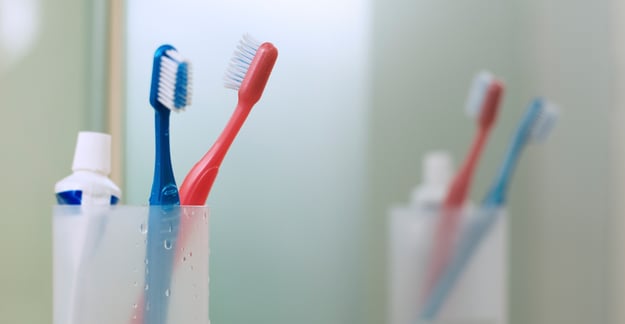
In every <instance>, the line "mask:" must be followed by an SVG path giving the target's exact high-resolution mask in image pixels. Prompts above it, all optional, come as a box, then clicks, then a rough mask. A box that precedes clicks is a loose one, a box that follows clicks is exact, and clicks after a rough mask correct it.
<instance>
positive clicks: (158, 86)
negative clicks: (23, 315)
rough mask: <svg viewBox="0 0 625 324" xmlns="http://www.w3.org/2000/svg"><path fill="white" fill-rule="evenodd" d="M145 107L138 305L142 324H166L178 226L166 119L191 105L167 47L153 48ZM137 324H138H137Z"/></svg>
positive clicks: (186, 80)
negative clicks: (144, 220)
mask: <svg viewBox="0 0 625 324" xmlns="http://www.w3.org/2000/svg"><path fill="white" fill-rule="evenodd" d="M150 104H151V105H152V107H154V113H155V120H154V121H155V123H154V126H155V141H156V150H155V151H156V156H155V162H154V179H153V182H152V190H151V193H150V199H149V203H150V205H151V206H158V207H150V213H149V218H148V232H147V248H146V249H147V250H146V273H145V285H146V286H145V287H146V295H145V298H144V302H143V303H139V305H143V307H144V308H143V309H142V311H143V312H139V314H138V315H139V316H136V315H135V317H136V318H141V317H143V323H145V324H148V323H149V324H164V323H166V322H167V309H168V298H169V295H170V293H171V292H170V290H169V285H170V281H171V273H172V266H173V258H174V255H175V253H174V251H175V249H174V247H175V242H176V236H177V232H178V224H179V222H180V212H179V207H178V206H179V205H180V197H179V195H178V187H177V186H176V180H175V178H174V172H173V169H172V165H171V154H170V149H169V115H170V113H171V111H172V110H173V111H176V112H178V111H181V110H183V109H184V108H185V107H186V106H188V105H190V104H191V70H190V63H189V62H188V61H187V60H185V59H184V58H183V57H182V56H181V55H180V54H179V53H178V52H177V51H176V49H175V48H174V47H173V46H171V45H163V46H161V47H159V48H158V49H157V50H156V52H155V54H154V63H153V68H152V85H151V90H150ZM139 323H140V322H139Z"/></svg>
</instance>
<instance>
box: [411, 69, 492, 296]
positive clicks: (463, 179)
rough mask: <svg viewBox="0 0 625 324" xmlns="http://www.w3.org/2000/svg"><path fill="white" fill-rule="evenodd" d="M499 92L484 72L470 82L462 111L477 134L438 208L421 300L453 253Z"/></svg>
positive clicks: (488, 75) (490, 127)
mask: <svg viewBox="0 0 625 324" xmlns="http://www.w3.org/2000/svg"><path fill="white" fill-rule="evenodd" d="M503 89H504V86H503V83H502V82H501V81H499V80H497V79H496V78H495V77H494V76H493V75H491V74H490V73H487V72H481V73H479V74H478V75H477V76H476V77H475V79H474V81H473V85H472V88H471V90H470V92H469V98H468V100H467V107H466V109H467V112H468V113H469V115H471V116H473V117H476V118H477V122H478V129H477V134H476V136H475V138H474V141H473V144H472V146H471V148H470V150H469V154H468V155H467V157H466V159H465V161H464V164H463V165H462V167H461V168H460V170H459V171H458V173H457V174H456V176H455V177H454V179H453V180H452V182H451V184H450V186H449V191H448V192H447V196H446V197H445V200H444V201H443V205H442V206H441V213H440V216H439V219H438V221H437V226H436V229H435V231H436V232H435V233H434V241H433V245H432V246H433V248H432V251H431V256H430V259H429V263H428V264H427V269H426V272H425V274H426V277H425V281H424V290H423V291H422V299H421V300H424V299H425V298H426V297H427V295H429V293H430V291H431V289H432V286H433V285H434V283H435V282H436V281H437V280H438V277H439V276H440V274H441V272H442V271H443V269H444V268H445V265H446V263H447V260H448V259H449V257H450V254H451V253H452V251H453V246H454V242H455V240H456V237H457V232H458V227H459V224H460V218H461V213H460V210H461V209H462V207H463V205H464V203H465V200H466V198H467V196H468V193H469V190H470V187H471V182H472V178H473V174H474V173H475V169H476V167H477V163H478V160H479V158H480V155H481V154H482V151H483V149H484V146H485V145H486V140H487V139H488V135H489V134H490V131H491V129H492V127H493V125H494V123H495V120H496V117H497V112H498V110H499V104H500V101H501V97H502V96H503Z"/></svg>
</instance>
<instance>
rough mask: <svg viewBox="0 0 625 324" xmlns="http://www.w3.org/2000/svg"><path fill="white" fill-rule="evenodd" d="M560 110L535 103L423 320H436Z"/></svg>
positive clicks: (526, 116) (525, 117)
mask: <svg viewBox="0 0 625 324" xmlns="http://www.w3.org/2000/svg"><path fill="white" fill-rule="evenodd" d="M557 115H558V113H557V109H556V108H555V107H554V106H553V105H551V104H549V103H547V102H545V101H544V100H542V99H535V100H534V101H533V102H532V103H531V105H530V106H529V107H528V109H527V112H526V113H525V116H524V117H523V119H522V120H521V122H520V125H519V128H518V130H517V131H516V134H515V135H514V137H513V138H512V142H511V143H510V147H509V149H508V152H507V154H506V156H505V159H504V162H503V165H502V166H501V169H500V171H499V175H498V177H497V178H496V180H495V182H494V183H493V185H492V187H491V189H490V191H489V192H488V194H487V195H486V197H485V198H484V200H483V201H482V205H481V206H480V209H479V211H478V214H477V216H476V217H475V218H474V219H472V220H471V222H470V223H468V225H467V226H468V227H467V228H466V229H465V230H464V231H463V233H462V235H461V236H460V240H459V241H458V245H457V251H456V252H455V253H454V256H453V258H452V259H451V260H450V262H449V266H448V267H446V269H445V270H444V272H443V274H442V275H441V277H440V280H438V282H437V283H436V285H435V286H434V288H433V290H432V292H431V294H430V295H429V297H428V299H427V300H426V302H425V303H424V305H423V308H422V312H421V318H422V319H425V320H434V319H435V318H436V316H437V314H438V312H439V310H440V308H441V307H442V306H443V304H444V302H445V300H446V299H447V296H448V295H449V293H450V292H451V290H452V289H453V287H454V284H455V283H456V281H457V280H458V278H459V277H460V276H461V274H462V272H463V270H464V268H465V267H466V266H467V264H468V263H469V261H470V260H471V257H472V256H473V254H474V252H476V250H477V249H478V247H479V245H480V242H481V241H482V239H483V238H484V237H485V236H486V235H487V234H488V231H489V230H490V229H491V228H492V226H493V224H494V223H495V222H496V221H497V215H499V213H500V208H501V207H503V206H504V204H505V203H506V193H507V189H508V187H509V185H510V181H511V178H512V174H513V172H514V168H515V167H516V164H517V162H518V161H519V159H520V155H521V152H522V150H523V149H524V148H525V146H526V145H527V144H530V143H534V142H541V141H543V140H544V139H545V138H546V137H547V136H548V134H549V133H550V131H551V129H552V128H553V125H554V124H555V121H556V119H557Z"/></svg>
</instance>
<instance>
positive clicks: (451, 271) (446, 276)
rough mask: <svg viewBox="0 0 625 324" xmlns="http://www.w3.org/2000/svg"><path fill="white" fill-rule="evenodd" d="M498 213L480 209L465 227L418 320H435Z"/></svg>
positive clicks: (491, 207)
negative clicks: (454, 251)
mask: <svg viewBox="0 0 625 324" xmlns="http://www.w3.org/2000/svg"><path fill="white" fill-rule="evenodd" d="M499 211H500V208H499V207H497V206H489V207H482V209H480V211H479V214H478V215H477V217H476V218H475V219H474V220H473V221H472V222H470V223H469V224H468V225H467V228H466V230H465V231H464V232H463V235H462V236H461V237H460V241H458V245H457V248H456V253H455V254H454V256H453V258H452V259H451V262H450V263H449V265H448V266H447V269H445V271H444V272H443V275H442V276H441V278H440V279H439V281H438V282H437V283H436V285H435V286H434V289H433V290H432V292H431V294H430V296H428V298H427V300H426V301H425V303H424V305H423V308H422V310H421V314H420V320H426V321H432V320H434V319H435V318H436V316H437V315H438V313H439V311H440V309H441V308H442V306H443V304H444V302H445V301H446V300H447V297H448V295H449V293H450V292H451V291H452V289H453V288H454V286H455V284H456V282H457V281H458V279H459V278H460V276H461V275H462V273H463V271H464V269H465V268H466V266H467V265H468V263H469V261H470V260H471V257H472V256H473V255H474V254H475V252H476V250H477V249H478V247H479V246H480V243H481V242H482V240H483V239H484V237H486V235H487V234H488V232H489V231H490V229H491V228H492V227H493V224H495V222H496V221H497V216H498V214H499Z"/></svg>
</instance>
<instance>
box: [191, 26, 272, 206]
mask: <svg viewBox="0 0 625 324" xmlns="http://www.w3.org/2000/svg"><path fill="white" fill-rule="evenodd" d="M277 57H278V50H277V49H276V48H275V47H274V46H273V44H271V43H262V44H261V43H259V42H257V41H255V40H253V39H252V38H251V37H250V36H249V35H244V36H243V38H242V39H241V43H240V44H239V46H238V48H237V51H235V53H234V56H233V58H232V60H231V63H230V67H229V69H228V71H227V72H226V75H225V86H226V87H227V88H232V89H234V90H238V98H239V99H238V103H237V107H236V108H235V110H234V113H233V114H232V116H231V118H230V120H229V121H228V124H227V125H226V127H225V129H224V130H223V131H222V133H221V135H220V136H219V138H218V139H217V141H216V142H215V143H214V144H213V146H212V147H211V148H210V150H209V151H208V152H207V153H206V154H205V155H204V156H203V157H202V159H201V160H199V161H198V162H197V163H196V164H195V165H194V166H193V168H192V169H191V171H189V173H188V174H187V176H186V177H185V178H184V180H183V181H182V185H181V186H180V200H181V203H182V204H183V205H204V204H205V203H206V199H207V198H208V195H209V193H210V190H211V188H212V186H213V182H214V181H215V178H216V177H217V173H218V171H219V166H220V165H221V162H222V161H223V159H224V157H225V156H226V153H227V152H228V149H229V148H230V145H231V144H232V142H233V141H234V138H235V136H236V135H237V133H238V132H239V129H241V126H243V123H244V122H245V119H246V118H247V116H248V114H249V113H250V111H251V110H252V107H253V106H254V105H255V104H256V103H257V102H258V100H259V99H260V97H261V95H262V94H263V90H264V89H265V85H266V84H267V81H268V80H269V75H270V74H271V70H272V69H273V66H274V64H275V62H276V59H277Z"/></svg>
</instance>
